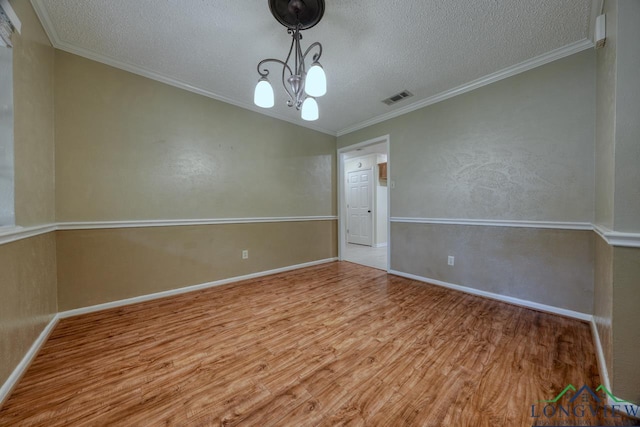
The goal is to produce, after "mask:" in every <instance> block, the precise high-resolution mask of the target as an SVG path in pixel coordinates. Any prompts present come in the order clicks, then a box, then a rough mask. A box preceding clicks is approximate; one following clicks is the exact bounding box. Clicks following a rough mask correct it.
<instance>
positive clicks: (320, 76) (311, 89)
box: [304, 62, 327, 97]
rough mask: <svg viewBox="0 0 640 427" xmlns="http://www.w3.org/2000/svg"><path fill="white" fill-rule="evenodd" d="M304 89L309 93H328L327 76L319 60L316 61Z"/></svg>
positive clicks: (318, 94)
mask: <svg viewBox="0 0 640 427" xmlns="http://www.w3.org/2000/svg"><path fill="white" fill-rule="evenodd" d="M304 91H305V92H307V95H309V96H314V97H319V96H322V95H324V94H325V93H327V76H326V75H325V74H324V70H323V69H322V66H321V65H320V64H318V63H317V62H316V63H314V64H313V65H312V66H311V68H309V71H308V72H307V77H306V79H305V82H304Z"/></svg>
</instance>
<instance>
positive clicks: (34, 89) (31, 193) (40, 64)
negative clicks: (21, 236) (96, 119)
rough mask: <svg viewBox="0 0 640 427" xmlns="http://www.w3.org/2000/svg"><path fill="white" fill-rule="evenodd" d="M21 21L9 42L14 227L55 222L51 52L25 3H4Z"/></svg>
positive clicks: (52, 66)
mask: <svg viewBox="0 0 640 427" xmlns="http://www.w3.org/2000/svg"><path fill="white" fill-rule="evenodd" d="M10 3H11V6H12V7H13V9H14V10H15V12H16V14H17V15H18V17H19V18H20V21H21V22H22V33H21V34H17V33H15V34H14V35H13V37H12V40H13V103H14V129H13V131H14V156H15V157H14V159H15V160H14V169H15V210H16V215H15V218H16V224H17V225H22V226H28V225H35V224H42V223H50V222H53V221H54V220H55V173H54V113H53V104H54V103H53V76H54V49H53V47H51V43H50V42H49V39H48V38H47V35H46V34H45V32H44V30H43V29H42V26H41V25H40V21H39V20H38V17H37V16H36V14H35V12H34V11H33V8H32V7H31V4H30V3H29V2H28V1H27V0H10Z"/></svg>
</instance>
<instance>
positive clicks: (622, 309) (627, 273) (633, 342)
mask: <svg viewBox="0 0 640 427" xmlns="http://www.w3.org/2000/svg"><path fill="white" fill-rule="evenodd" d="M612 294H613V310H612V312H613V325H612V331H613V332H612V338H613V339H612V341H613V372H609V375H610V376H611V380H612V385H613V392H614V393H615V394H616V396H618V397H620V398H622V399H625V400H628V401H630V402H633V403H635V404H636V405H640V363H639V362H638V360H640V357H639V356H638V350H639V349H640V327H639V326H640V316H639V315H638V314H639V313H640V248H620V247H616V248H613V290H612ZM601 339H602V337H601Z"/></svg>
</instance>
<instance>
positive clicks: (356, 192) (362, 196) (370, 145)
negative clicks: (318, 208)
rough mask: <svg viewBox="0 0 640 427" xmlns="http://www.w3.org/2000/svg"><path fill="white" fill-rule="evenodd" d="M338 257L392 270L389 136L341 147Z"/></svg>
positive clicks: (339, 152) (339, 155)
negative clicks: (390, 266)
mask: <svg viewBox="0 0 640 427" xmlns="http://www.w3.org/2000/svg"><path fill="white" fill-rule="evenodd" d="M338 162H339V167H338V182H339V183H340V184H339V186H338V197H339V209H340V212H339V217H338V223H339V226H338V233H339V236H338V237H339V249H338V252H339V258H340V260H343V261H350V262H354V263H357V264H362V265H367V266H369V267H374V268H379V269H381V270H385V271H388V270H389V207H390V197H389V188H390V185H389V183H390V182H391V181H390V180H389V167H388V164H389V136H388V135H385V136H382V137H379V138H375V139H372V140H368V141H364V142H361V143H359V144H354V145H351V146H348V147H344V148H341V149H339V150H338Z"/></svg>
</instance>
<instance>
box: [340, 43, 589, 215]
mask: <svg viewBox="0 0 640 427" xmlns="http://www.w3.org/2000/svg"><path fill="white" fill-rule="evenodd" d="M594 86H595V61H594V54H593V52H592V51H585V52H582V53H579V54H576V55H572V56H570V57H567V58H564V59H561V60H559V61H555V62H553V63H550V64H547V65H544V66H541V67H538V68H535V69H533V70H530V71H527V72H525V73H522V74H519V75H517V76H514V77H511V78H508V79H505V80H502V81H499V82H497V83H493V84H491V85H488V86H485V87H483V88H480V89H477V90H474V91H472V92H469V93H466V94H464V95H460V96H457V97H455V98H451V99H448V100H446V101H443V102H440V103H437V104H434V105H431V106H428V107H425V108H423V109H420V110H417V111H414V112H412V113H409V114H406V115H403V116H400V117H397V118H394V119H391V120H388V121H386V122H383V123H380V124H377V125H373V126H370V127H368V128H365V129H363V130H360V131H357V132H354V133H351V134H348V135H344V136H341V137H339V138H338V146H339V147H345V146H348V145H352V144H355V143H358V142H361V141H365V140H368V139H371V138H374V137H377V136H380V135H385V134H390V138H391V139H390V141H391V143H390V145H391V149H390V157H389V159H390V160H389V161H390V167H391V170H390V173H391V176H390V179H391V180H393V181H395V188H394V189H393V190H392V191H391V216H396V217H427V218H472V219H505V220H507V219H508V220H537V221H580V222H583V221H584V222H591V221H592V220H593V215H594V214H593V211H594V207H593V206H594V172H593V169H594V124H593V119H594V116H595V91H594Z"/></svg>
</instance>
